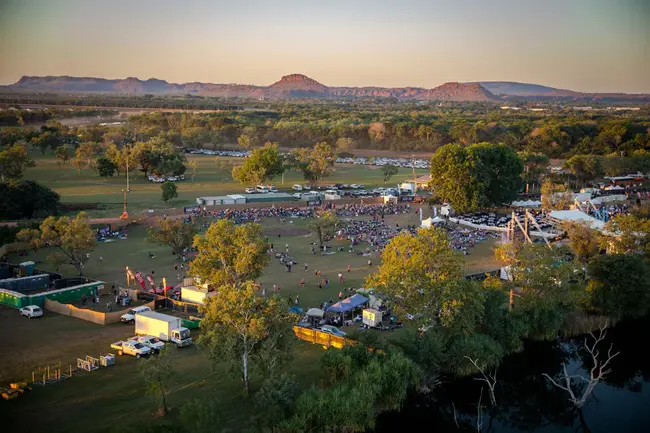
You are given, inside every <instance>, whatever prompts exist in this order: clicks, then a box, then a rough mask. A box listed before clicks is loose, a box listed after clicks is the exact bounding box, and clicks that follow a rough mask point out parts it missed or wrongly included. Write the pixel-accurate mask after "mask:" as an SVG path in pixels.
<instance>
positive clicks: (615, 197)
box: [591, 194, 627, 205]
mask: <svg viewBox="0 0 650 433" xmlns="http://www.w3.org/2000/svg"><path fill="white" fill-rule="evenodd" d="M626 199H627V197H626V196H625V194H612V195H603V196H601V197H596V198H595V199H593V200H592V201H591V202H592V203H593V204H595V205H601V204H604V203H611V202H615V201H625V200H626Z"/></svg>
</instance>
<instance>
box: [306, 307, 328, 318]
mask: <svg viewBox="0 0 650 433" xmlns="http://www.w3.org/2000/svg"><path fill="white" fill-rule="evenodd" d="M324 315H325V312H324V311H323V310H321V309H320V308H310V309H309V310H307V316H309V317H323V316H324Z"/></svg>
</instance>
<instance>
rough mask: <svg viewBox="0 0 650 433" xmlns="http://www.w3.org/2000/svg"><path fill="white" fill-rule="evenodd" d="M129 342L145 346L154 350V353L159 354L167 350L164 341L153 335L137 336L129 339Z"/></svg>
mask: <svg viewBox="0 0 650 433" xmlns="http://www.w3.org/2000/svg"><path fill="white" fill-rule="evenodd" d="M129 340H131V341H135V342H138V343H142V344H144V345H145V346H147V347H148V348H149V349H151V350H153V353H158V352H160V351H161V350H163V349H164V348H165V342H164V341H162V340H161V339H160V338H156V337H154V336H151V335H136V336H135V337H131V338H129Z"/></svg>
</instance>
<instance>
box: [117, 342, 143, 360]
mask: <svg viewBox="0 0 650 433" xmlns="http://www.w3.org/2000/svg"><path fill="white" fill-rule="evenodd" d="M111 348H113V349H115V350H117V354H118V355H120V356H121V355H131V356H135V357H136V358H142V357H143V356H149V355H151V349H150V348H149V347H147V346H145V345H144V344H142V343H140V342H137V341H132V340H125V341H118V342H117V343H113V344H111Z"/></svg>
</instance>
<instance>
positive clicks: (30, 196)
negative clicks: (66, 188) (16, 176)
mask: <svg viewBox="0 0 650 433" xmlns="http://www.w3.org/2000/svg"><path fill="white" fill-rule="evenodd" d="M0 197H2V200H0V218H3V219H23V218H26V219H30V218H33V217H35V216H48V215H55V214H56V213H57V211H58V207H59V203H60V201H61V197H60V196H59V194H57V193H56V192H54V191H52V190H51V189H49V188H48V187H46V186H45V185H42V184H40V183H37V182H34V181H32V180H22V181H20V182H10V183H7V182H0Z"/></svg>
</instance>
